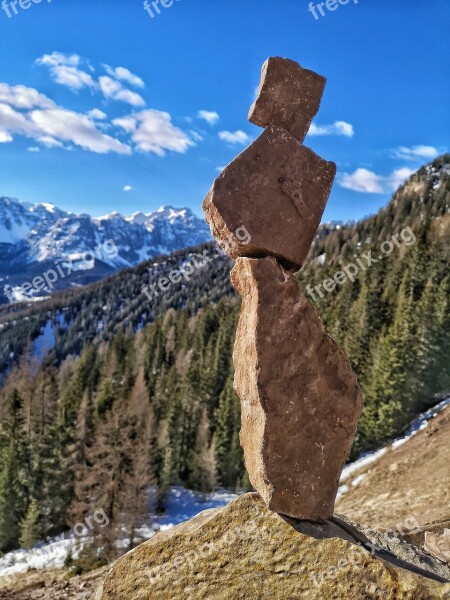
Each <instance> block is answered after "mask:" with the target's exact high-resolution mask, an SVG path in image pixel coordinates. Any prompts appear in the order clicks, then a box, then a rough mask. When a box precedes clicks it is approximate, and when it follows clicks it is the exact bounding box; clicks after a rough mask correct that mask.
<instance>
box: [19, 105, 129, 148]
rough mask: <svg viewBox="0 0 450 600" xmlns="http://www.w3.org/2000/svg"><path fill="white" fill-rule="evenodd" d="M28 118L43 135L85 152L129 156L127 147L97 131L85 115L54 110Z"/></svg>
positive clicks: (40, 112)
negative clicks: (70, 144)
mask: <svg viewBox="0 0 450 600" xmlns="http://www.w3.org/2000/svg"><path fill="white" fill-rule="evenodd" d="M30 118H31V120H32V122H33V123H34V124H35V125H36V126H37V127H38V129H39V130H40V131H42V132H43V133H44V134H46V135H49V136H51V137H52V138H56V139H59V140H63V141H66V142H72V143H73V144H76V145H77V146H80V147H81V148H84V149H85V150H90V151H91V152H96V153H99V154H105V153H107V152H117V153H118V154H131V148H130V147H129V146H127V145H126V144H123V143H122V142H120V141H119V140H116V139H114V138H112V137H110V136H109V135H106V134H104V133H102V132H101V131H99V130H98V129H97V128H96V127H95V125H94V123H93V122H92V121H91V119H89V117H87V116H86V115H82V114H79V113H76V112H73V111H71V110H65V109H62V108H56V109H49V110H34V111H33V112H31V113H30Z"/></svg>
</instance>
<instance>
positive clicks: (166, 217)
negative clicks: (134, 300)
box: [0, 197, 211, 301]
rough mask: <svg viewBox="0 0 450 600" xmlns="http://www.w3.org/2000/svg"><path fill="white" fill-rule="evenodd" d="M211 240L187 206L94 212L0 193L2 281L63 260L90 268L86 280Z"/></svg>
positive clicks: (15, 280)
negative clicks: (127, 213)
mask: <svg viewBox="0 0 450 600" xmlns="http://www.w3.org/2000/svg"><path fill="white" fill-rule="evenodd" d="M210 240H211V234H210V231H209V228H208V226H207V224H206V223H205V222H204V221H203V220H202V219H200V218H198V217H196V216H195V215H194V213H193V212H192V211H191V210H190V209H188V208H181V209H176V208H173V207H171V206H164V207H161V208H160V209H159V210H157V211H155V212H150V213H147V214H144V213H136V214H134V215H132V216H123V215H121V214H119V213H111V214H109V215H106V216H104V217H100V218H93V217H91V216H89V215H87V214H80V215H76V214H73V213H67V212H65V211H62V210H60V209H58V208H57V207H55V206H53V205H51V204H37V205H32V204H27V203H25V202H20V201H18V200H15V199H12V198H5V197H0V287H1V288H3V286H4V285H5V284H8V285H12V286H13V287H14V286H20V285H22V283H24V282H25V281H31V279H32V278H33V277H36V276H39V275H42V273H43V272H44V271H46V270H48V269H49V268H54V265H55V263H57V262H58V261H59V262H61V261H62V260H65V261H68V260H72V261H73V264H75V265H78V267H79V268H80V270H84V271H87V272H90V273H85V281H83V280H81V281H79V280H78V283H85V282H88V281H91V280H92V278H93V279H94V280H95V279H100V278H101V277H104V276H105V275H109V274H111V273H114V272H116V271H118V270H120V269H123V268H127V267H131V266H134V265H136V264H138V263H140V262H143V261H145V260H148V259H150V258H153V257H155V256H158V255H161V254H170V253H172V252H174V251H175V250H182V249H184V248H187V247H189V246H196V245H199V244H202V243H204V242H208V241H210ZM105 248H106V250H105ZM94 273H95V275H94ZM88 275H89V276H91V279H88ZM62 283H63V284H64V285H63V287H66V284H69V285H70V284H71V283H73V282H71V281H70V280H68V281H64V282H62ZM0 301H1V300H0Z"/></svg>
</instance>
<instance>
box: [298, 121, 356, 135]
mask: <svg viewBox="0 0 450 600" xmlns="http://www.w3.org/2000/svg"><path fill="white" fill-rule="evenodd" d="M309 135H315V136H319V135H343V136H345V137H349V138H351V137H353V136H354V135H355V130H354V129H353V125H351V124H350V123H346V122H345V121H335V122H334V123H333V124H332V125H316V124H315V123H312V124H311V127H310V130H309Z"/></svg>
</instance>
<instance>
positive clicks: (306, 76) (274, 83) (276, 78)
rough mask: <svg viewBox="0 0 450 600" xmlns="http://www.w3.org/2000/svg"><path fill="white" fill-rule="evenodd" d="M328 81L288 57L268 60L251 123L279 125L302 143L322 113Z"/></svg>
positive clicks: (250, 118) (252, 112) (264, 125)
mask: <svg viewBox="0 0 450 600" xmlns="http://www.w3.org/2000/svg"><path fill="white" fill-rule="evenodd" d="M325 84H326V79H325V77H322V75H318V74H317V73H314V71H309V70H308V69H303V67H301V66H300V65H299V64H298V63H297V62H295V61H293V60H290V59H288V58H279V57H272V58H268V59H267V60H266V62H265V63H264V65H263V67H262V72H261V83H260V85H259V89H258V95H257V98H256V101H255V103H254V104H253V105H252V107H251V108H250V113H249V115H248V118H249V121H250V122H251V123H254V124H255V125H259V126H260V127H267V126H268V125H278V126H279V127H283V128H284V129H286V130H287V131H289V133H290V134H291V135H292V136H294V137H295V138H296V139H297V140H299V141H300V142H303V140H304V139H305V137H306V134H307V133H308V130H309V128H310V126H311V122H312V120H313V118H314V117H315V115H316V114H317V112H318V111H319V107H320V101H321V99H322V95H323V92H324V89H325Z"/></svg>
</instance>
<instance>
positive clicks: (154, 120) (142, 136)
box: [113, 109, 195, 156]
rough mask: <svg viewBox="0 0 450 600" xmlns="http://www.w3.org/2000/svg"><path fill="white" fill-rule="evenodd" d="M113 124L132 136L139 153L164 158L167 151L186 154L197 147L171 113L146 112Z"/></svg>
mask: <svg viewBox="0 0 450 600" xmlns="http://www.w3.org/2000/svg"><path fill="white" fill-rule="evenodd" d="M113 124H114V125H116V126H117V127H120V128H122V129H123V130H124V131H126V132H127V133H130V134H131V140H132V141H133V142H134V144H135V147H136V149H137V150H138V151H139V152H150V153H154V154H157V155H158V156H164V155H165V154H166V151H171V152H178V153H180V154H184V153H185V152H186V151H187V150H188V149H189V147H191V146H195V142H194V140H193V139H192V138H191V137H189V135H188V134H187V133H186V132H184V131H182V130H181V129H179V128H178V127H175V125H174V124H173V123H172V118H171V116H170V114H169V113H166V112H161V111H159V110H151V109H149V110H144V111H141V112H138V113H134V114H131V115H128V116H126V117H122V118H119V119H115V120H114V121H113Z"/></svg>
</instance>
